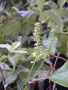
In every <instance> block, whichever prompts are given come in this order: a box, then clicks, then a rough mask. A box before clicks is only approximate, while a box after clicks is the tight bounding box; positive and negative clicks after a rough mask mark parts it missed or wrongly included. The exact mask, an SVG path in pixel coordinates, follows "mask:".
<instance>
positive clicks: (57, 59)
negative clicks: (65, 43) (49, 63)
mask: <svg viewBox="0 0 68 90" xmlns="http://www.w3.org/2000/svg"><path fill="white" fill-rule="evenodd" d="M59 55H60V52H59V53H58V55H57V57H56V60H55V63H54V66H53V70H52V72H54V70H55V67H56V63H57V61H58V58H59Z"/></svg>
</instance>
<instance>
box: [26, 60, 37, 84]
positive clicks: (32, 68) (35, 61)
mask: <svg viewBox="0 0 68 90" xmlns="http://www.w3.org/2000/svg"><path fill="white" fill-rule="evenodd" d="M35 62H36V59H35ZM35 62H34V63H33V65H32V67H31V70H30V72H29V74H28V76H27V79H26V82H28V81H29V76H30V74H31V72H32V70H33V68H34V65H35Z"/></svg>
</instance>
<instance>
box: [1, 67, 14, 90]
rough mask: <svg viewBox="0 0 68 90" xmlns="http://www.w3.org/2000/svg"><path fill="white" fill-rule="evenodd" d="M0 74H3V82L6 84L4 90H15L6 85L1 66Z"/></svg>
mask: <svg viewBox="0 0 68 90" xmlns="http://www.w3.org/2000/svg"><path fill="white" fill-rule="evenodd" d="M0 72H1V75H2V80H3V84H4V90H7V89H8V90H13V89H12V88H11V87H9V86H8V85H7V84H6V82H5V78H4V75H3V71H2V68H1V66H0Z"/></svg>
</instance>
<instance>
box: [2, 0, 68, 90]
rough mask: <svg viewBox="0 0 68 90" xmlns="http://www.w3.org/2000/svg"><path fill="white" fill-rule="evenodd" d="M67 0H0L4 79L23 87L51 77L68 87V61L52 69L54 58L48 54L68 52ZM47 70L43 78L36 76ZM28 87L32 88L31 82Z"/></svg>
mask: <svg viewBox="0 0 68 90" xmlns="http://www.w3.org/2000/svg"><path fill="white" fill-rule="evenodd" d="M66 2H67V3H68V0H63V1H62V0H58V1H57V3H55V2H53V1H52V0H49V1H45V0H36V1H35V0H27V1H26V0H25V3H24V0H3V1H2V0H0V71H2V72H1V73H0V82H1V81H3V79H4V78H5V82H6V84H7V85H10V84H12V83H13V82H15V81H16V85H17V88H16V90H20V88H21V87H22V85H24V83H25V82H26V84H27V82H30V80H31V82H30V83H33V82H35V81H38V82H39V81H43V80H45V79H46V78H48V79H49V80H51V81H53V82H55V83H57V84H59V85H62V86H65V87H68V84H67V83H68V80H67V76H68V75H67V71H68V61H66V63H65V64H64V65H63V66H62V67H61V68H59V69H58V70H56V71H53V72H52V73H51V72H50V71H52V70H51V69H52V68H51V66H52V62H51V61H50V60H49V58H48V57H50V55H53V56H54V55H55V53H58V52H61V53H63V54H64V55H66V56H67V55H68V36H67V35H68V26H67V24H68V8H67V7H66V6H64V4H65V3H66ZM39 22H40V23H39ZM35 23H36V24H35ZM34 24H35V26H34ZM34 28H35V29H34ZM34 43H35V44H34ZM38 59H39V60H38ZM42 59H43V60H42ZM44 62H46V63H47V64H49V65H47V64H45V63H44ZM61 62H62V61H61ZM41 63H42V64H41ZM37 69H38V70H37ZM44 72H46V74H45V76H43V75H42V77H41V78H40V80H39V78H38V79H34V77H35V76H36V75H38V74H39V73H41V74H42V73H44ZM2 73H3V75H4V78H3V76H2ZM60 77H61V78H60ZM11 88H12V87H11ZM14 90H15V89H14ZM24 90H29V85H28V84H27V87H26V88H24Z"/></svg>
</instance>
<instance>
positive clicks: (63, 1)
mask: <svg viewBox="0 0 68 90" xmlns="http://www.w3.org/2000/svg"><path fill="white" fill-rule="evenodd" d="M65 2H66V0H58V4H59V6H60V8H62V6H63V5H64V4H65Z"/></svg>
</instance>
